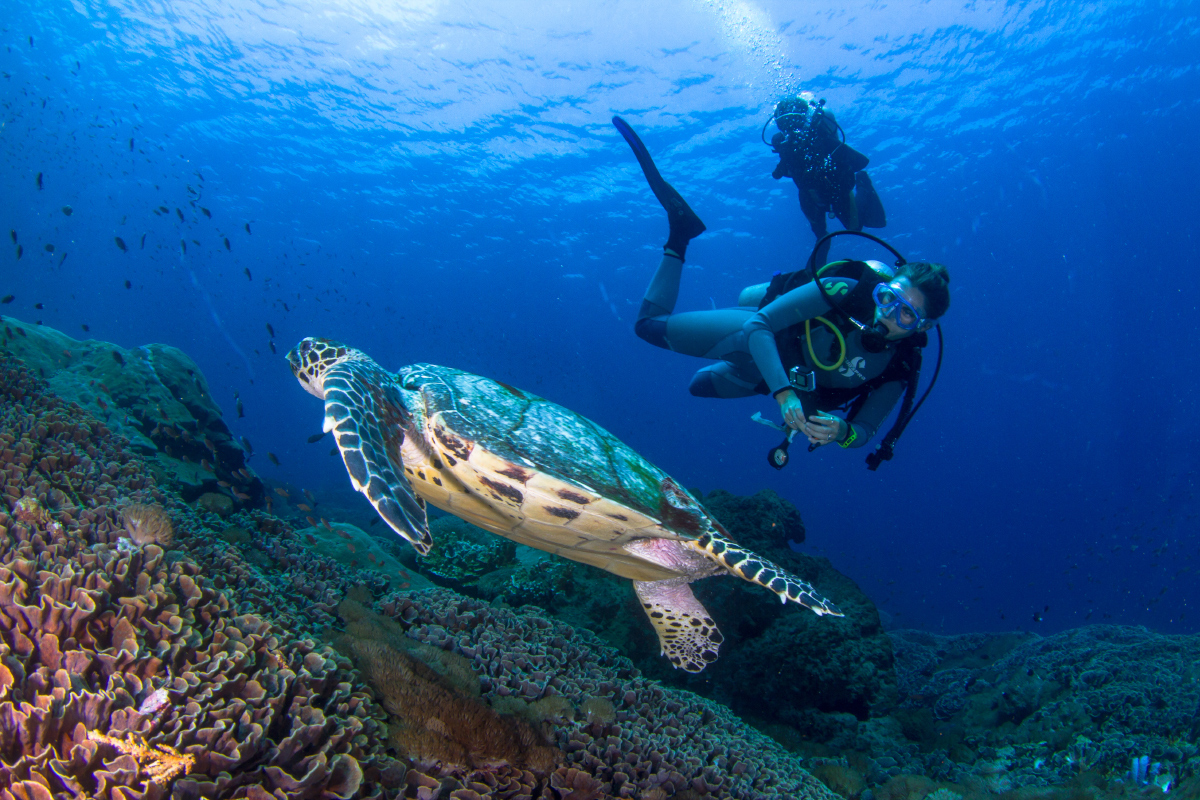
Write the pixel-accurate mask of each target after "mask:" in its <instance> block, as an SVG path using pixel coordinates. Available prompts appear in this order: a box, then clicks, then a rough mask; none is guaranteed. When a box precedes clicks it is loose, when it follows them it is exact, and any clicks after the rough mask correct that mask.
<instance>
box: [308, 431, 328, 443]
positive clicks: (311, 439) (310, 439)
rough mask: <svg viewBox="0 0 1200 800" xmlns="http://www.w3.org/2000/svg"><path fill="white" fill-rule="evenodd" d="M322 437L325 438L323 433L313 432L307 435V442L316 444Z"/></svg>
mask: <svg viewBox="0 0 1200 800" xmlns="http://www.w3.org/2000/svg"><path fill="white" fill-rule="evenodd" d="M324 438H325V434H323V433H314V434H313V435H312V436H310V437H308V443H309V444H316V443H317V442H319V441H321V440H322V439H324Z"/></svg>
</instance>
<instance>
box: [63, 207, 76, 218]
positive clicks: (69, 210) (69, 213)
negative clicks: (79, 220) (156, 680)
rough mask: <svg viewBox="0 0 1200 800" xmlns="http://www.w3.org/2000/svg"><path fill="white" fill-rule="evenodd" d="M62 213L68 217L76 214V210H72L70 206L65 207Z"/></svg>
mask: <svg viewBox="0 0 1200 800" xmlns="http://www.w3.org/2000/svg"><path fill="white" fill-rule="evenodd" d="M62 211H63V213H64V214H66V215H67V216H68V217H69V216H71V215H72V214H74V213H75V209H73V208H71V207H70V206H63V209H62Z"/></svg>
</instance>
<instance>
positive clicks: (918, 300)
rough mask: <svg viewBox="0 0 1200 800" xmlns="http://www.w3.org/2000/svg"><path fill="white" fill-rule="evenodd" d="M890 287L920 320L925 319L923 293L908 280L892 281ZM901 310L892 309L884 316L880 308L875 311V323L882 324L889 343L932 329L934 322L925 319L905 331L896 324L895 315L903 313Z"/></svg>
mask: <svg viewBox="0 0 1200 800" xmlns="http://www.w3.org/2000/svg"><path fill="white" fill-rule="evenodd" d="M891 286H893V287H894V288H895V290H896V294H898V295H899V296H900V297H903V298H904V300H905V301H906V302H907V303H908V304H909V305H910V306H912V307H913V308H915V309H916V310H917V313H918V314H920V315H921V318H922V319H925V293H924V292H922V291H921V290H920V289H918V288H916V287H914V286H913V285H912V284H911V283H909V281H908V278H900V279H899V280H896V281H893V282H892V284H891ZM902 309H903V307H901V308H898V309H894V310H892V311H890V312H888V313H887V314H886V315H885V314H884V311H883V309H882V308H876V309H875V321H876V322H881V323H883V326H884V327H885V328H887V331H888V333H887V338H888V339H889V340H891V341H894V340H896V339H903V338H904V337H906V336H912V335H913V334H914V333H917V332H918V331H927V330H929V329H930V328H932V327H933V326H934V324H935V322H936V321H935V320H931V319H925V321H924V322H922V323H921V325H920V326H919V327H917V328H915V329H913V330H907V331H906V330H905V329H904V328H901V327H900V326H899V325H898V324H897V323H896V315H897V314H900V313H905V312H904V311H903V310H902Z"/></svg>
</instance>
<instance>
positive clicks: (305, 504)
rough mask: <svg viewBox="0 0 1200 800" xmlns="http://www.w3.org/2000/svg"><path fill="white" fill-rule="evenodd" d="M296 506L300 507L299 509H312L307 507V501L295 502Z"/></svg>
mask: <svg viewBox="0 0 1200 800" xmlns="http://www.w3.org/2000/svg"><path fill="white" fill-rule="evenodd" d="M296 508H298V509H300V510H301V511H312V508H311V507H309V505H308V504H307V503H297V504H296Z"/></svg>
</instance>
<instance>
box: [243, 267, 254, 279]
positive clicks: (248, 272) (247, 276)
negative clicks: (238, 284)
mask: <svg viewBox="0 0 1200 800" xmlns="http://www.w3.org/2000/svg"><path fill="white" fill-rule="evenodd" d="M242 272H244V273H246V280H250V281H252V280H254V278H253V277H251V275H250V268H249V267H246V268H245V269H243V270H242Z"/></svg>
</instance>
